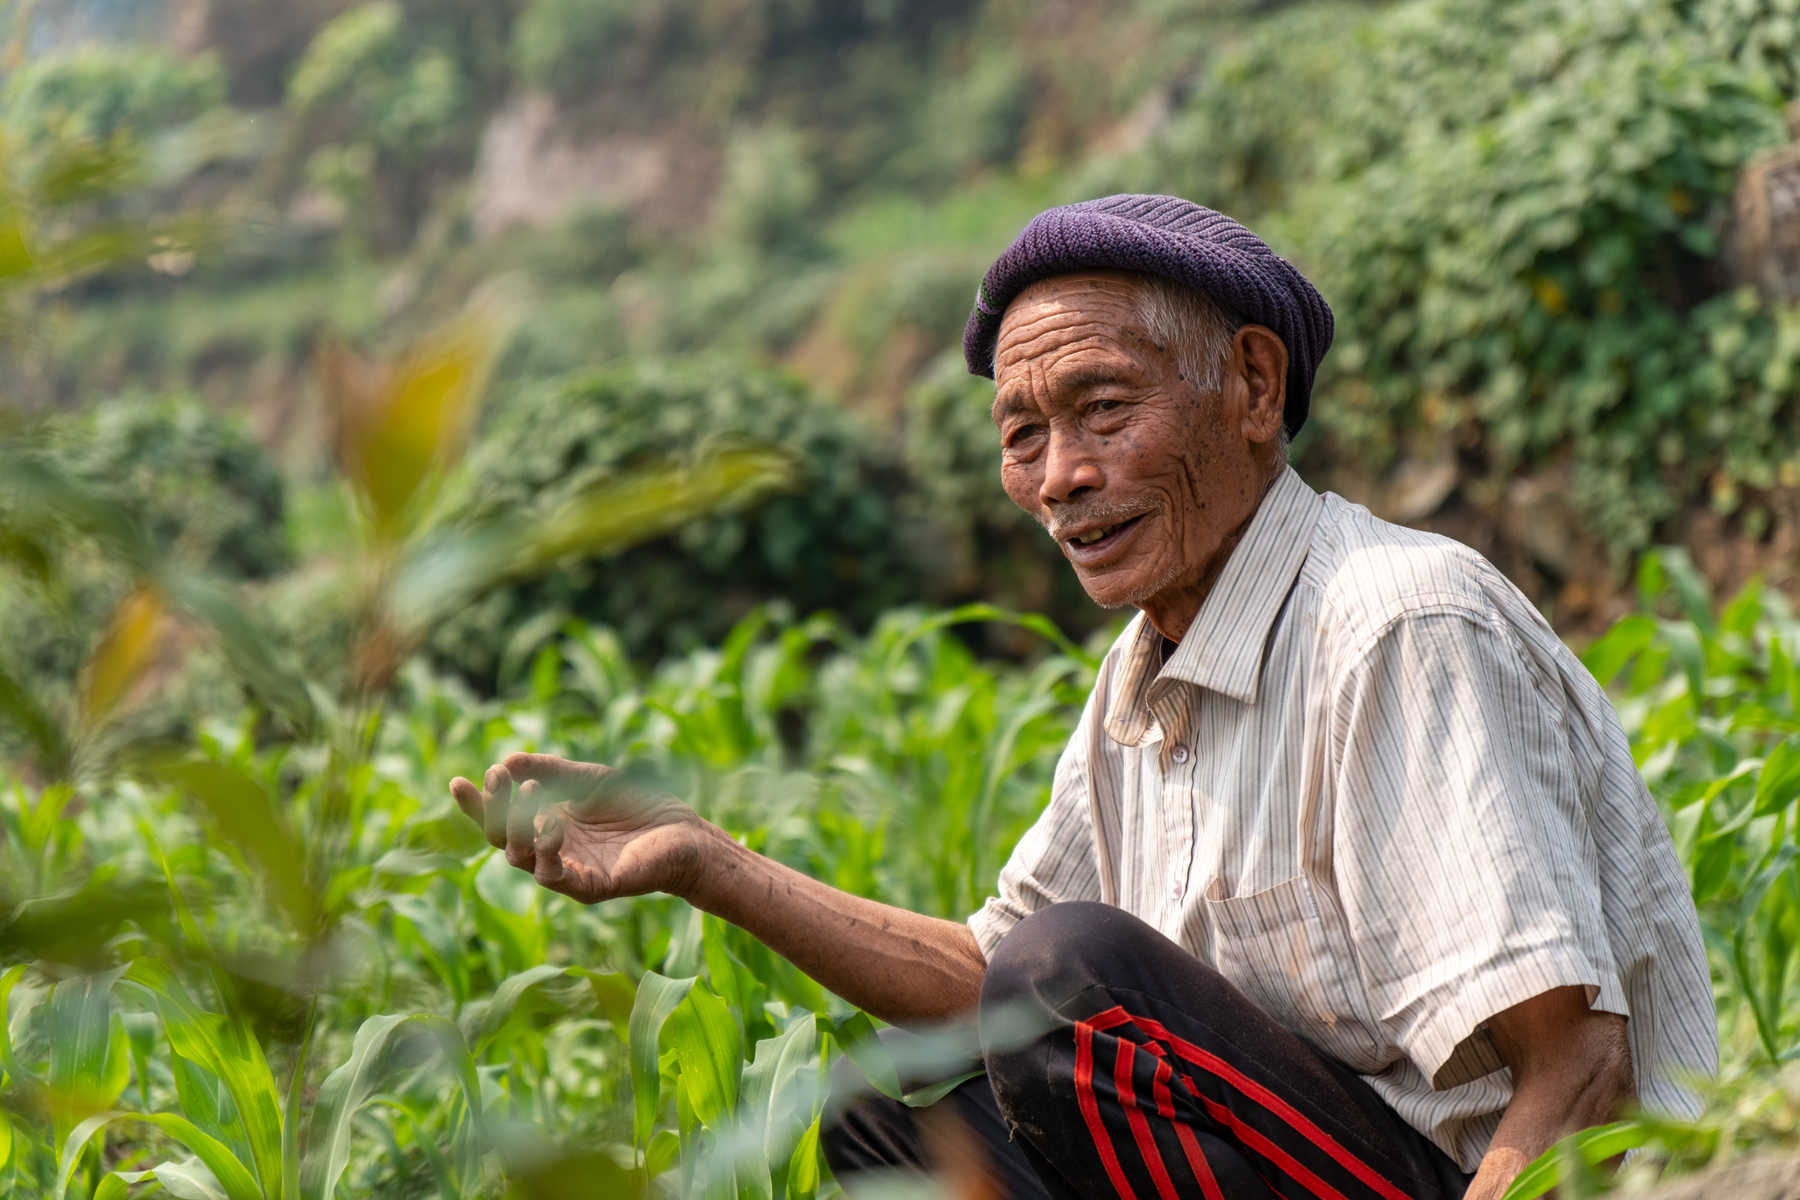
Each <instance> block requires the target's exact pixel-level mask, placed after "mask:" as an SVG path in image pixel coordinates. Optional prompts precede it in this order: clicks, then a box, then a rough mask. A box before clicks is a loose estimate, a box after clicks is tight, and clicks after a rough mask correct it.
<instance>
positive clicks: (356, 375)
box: [319, 323, 494, 542]
mask: <svg viewBox="0 0 1800 1200" xmlns="http://www.w3.org/2000/svg"><path fill="white" fill-rule="evenodd" d="M493 350H494V346H493V336H492V334H491V332H489V331H488V330H487V329H486V328H485V327H483V326H481V325H479V324H475V323H464V324H462V325H460V326H457V327H455V328H453V329H451V330H449V331H447V332H445V333H442V334H440V335H438V336H437V337H436V338H434V339H432V340H431V341H429V342H427V343H426V344H425V345H423V346H421V347H419V348H418V349H416V350H414V351H413V352H412V353H410V354H408V355H407V356H405V357H404V358H402V359H400V360H399V361H397V362H394V363H391V364H379V363H366V362H362V361H360V360H358V359H357V358H356V357H355V356H354V355H352V354H351V352H350V351H349V350H348V349H346V348H344V347H343V346H340V345H336V344H329V345H327V346H326V347H324V349H323V350H322V351H321V352H320V358H319V382H320V386H321V389H322V390H323V392H324V395H325V397H326V399H327V402H328V404H329V405H330V407H331V411H332V413H333V418H334V422H335V427H336V428H335V437H334V443H335V449H336V451H337V459H338V468H339V470H341V471H342V472H343V475H344V478H345V479H346V480H348V481H349V483H350V485H351V487H352V488H354V489H355V491H356V495H357V498H358V499H359V500H360V501H361V503H362V506H363V509H364V511H365V512H366V513H367V514H368V517H369V521H370V525H371V528H372V530H373V532H374V534H375V537H376V538H377V539H378V540H379V541H383V542H397V541H398V540H400V539H401V538H402V537H403V536H404V535H405V533H406V531H407V528H408V525H409V522H410V521H411V519H412V518H413V517H414V515H415V512H416V502H417V501H418V500H419V499H420V497H421V495H422V493H423V492H424V491H425V490H426V488H427V485H428V484H429V483H430V481H431V480H432V477H433V476H434V475H435V474H436V473H437V472H439V471H441V470H442V469H443V468H445V467H446V466H448V465H450V463H452V462H453V461H454V460H455V459H456V458H458V457H459V456H460V455H461V452H462V445H463V441H464V439H465V438H466V437H467V436H468V430H469V428H470V426H471V424H472V423H473V421H474V414H475V405H476V403H477V402H478V401H479V400H480V397H481V389H482V386H483V384H484V382H485V380H486V375H487V369H488V364H489V361H490V360H491V358H492V356H493Z"/></svg>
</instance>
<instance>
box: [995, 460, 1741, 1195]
mask: <svg viewBox="0 0 1800 1200" xmlns="http://www.w3.org/2000/svg"><path fill="white" fill-rule="evenodd" d="M998 892H999V894H998V895H997V896H995V897H993V898H991V899H990V900H988V902H987V903H986V905H984V906H983V907H982V909H981V910H980V911H979V912H977V913H975V915H974V916H972V917H971V918H970V919H969V924H970V927H971V928H972V929H973V931H974V933H975V936H976V939H977V940H978V941H979V943H980V945H981V948H982V950H983V951H984V952H985V953H988V954H990V955H991V954H992V952H993V950H994V948H995V946H996V945H997V944H998V942H999V940H1000V938H1001V937H1002V936H1003V935H1005V933H1006V932H1007V931H1008V930H1009V929H1011V928H1012V926H1013V925H1014V923H1015V922H1017V921H1018V920H1020V919H1021V918H1022V917H1024V916H1025V915H1026V914H1027V913H1029V912H1031V911H1033V910H1035V909H1037V908H1040V907H1042V906H1044V905H1046V904H1050V903H1052V902H1054V901H1062V900H1099V901H1103V902H1105V903H1108V904H1114V905H1117V906H1119V907H1121V908H1123V909H1125V910H1126V911H1128V912H1130V913H1132V914H1133V915H1135V916H1137V917H1139V918H1140V919H1142V920H1144V921H1146V922H1148V923H1149V924H1151V925H1153V926H1155V927H1156V928H1158V929H1160V930H1161V931H1162V932H1163V933H1164V934H1165V935H1167V936H1168V937H1169V938H1171V939H1172V940H1174V941H1175V942H1176V943H1177V944H1179V945H1180V946H1182V947H1183V948H1184V949H1186V950H1187V951H1188V952H1189V953H1191V954H1193V955H1195V956H1196V957H1197V958H1199V959H1201V960H1202V961H1203V962H1205V963H1207V964H1208V965H1210V966H1212V967H1213V968H1214V969H1216V970H1217V971H1219V972H1220V973H1221V974H1222V975H1224V976H1225V977H1226V978H1227V979H1229V980H1231V981H1232V982H1233V983H1234V984H1236V985H1237V986H1238V987H1239V988H1240V989H1242V990H1243V991H1244V992H1245V993H1247V994H1248V995H1249V996H1250V998H1251V999H1253V1000H1255V1001H1256V1002H1257V1003H1258V1004H1260V1005H1261V1006H1262V1007H1263V1008H1264V1009H1265V1010H1267V1011H1268V1012H1269V1013H1270V1014H1272V1015H1273V1016H1274V1017H1275V1018H1276V1019H1277V1020H1279V1021H1281V1022H1282V1023H1284V1024H1285V1025H1286V1026H1287V1027H1288V1028H1290V1029H1292V1030H1294V1031H1295V1032H1296V1033H1299V1034H1300V1035H1301V1036H1303V1037H1305V1038H1307V1039H1308V1040H1309V1041H1311V1042H1313V1043H1314V1044H1315V1045H1317V1046H1319V1047H1320V1048H1322V1049H1323V1050H1325V1051H1326V1052H1327V1053H1329V1054H1331V1055H1333V1056H1334V1057H1336V1058H1337V1059H1339V1060H1341V1061H1342V1062H1344V1063H1347V1064H1348V1065H1350V1066H1351V1067H1352V1068H1353V1069H1354V1070H1356V1071H1358V1072H1359V1073H1361V1074H1362V1075H1363V1076H1364V1077H1365V1078H1366V1079H1367V1080H1368V1082H1369V1084H1370V1085H1371V1086H1372V1087H1373V1088H1374V1089H1375V1090H1376V1091H1377V1092H1378V1093H1379V1094H1380V1095H1381V1096H1382V1098H1383V1099H1384V1100H1386V1101H1387V1103H1388V1104H1390V1105H1391V1106H1392V1107H1393V1108H1394V1110H1395V1111H1396V1112H1397V1113H1399V1115H1400V1116H1401V1117H1402V1118H1403V1119H1404V1120H1406V1121H1407V1122H1408V1123H1409V1124H1411V1125H1412V1126H1413V1127H1414V1128H1416V1129H1418V1130H1420V1131H1421V1132H1423V1133H1424V1134H1426V1135H1427V1136H1428V1137H1430V1138H1431V1139H1432V1140H1433V1141H1435V1142H1436V1143H1437V1144H1438V1145H1439V1146H1441V1147H1442V1148H1443V1149H1444V1150H1445V1152H1446V1153H1448V1154H1449V1155H1450V1156H1451V1157H1452V1158H1454V1159H1455V1160H1456V1161H1457V1162H1458V1163H1460V1164H1461V1165H1462V1167H1463V1168H1464V1169H1465V1170H1474V1169H1475V1167H1476V1166H1477V1165H1478V1164H1479V1162H1480V1159H1481V1156H1482V1154H1483V1153H1484V1152H1485V1150H1486V1149H1487V1145H1488V1142H1489V1141H1490V1139H1491V1138H1492V1136H1493V1132H1494V1128H1495V1126H1496V1125H1497V1124H1498V1123H1499V1119H1500V1114H1501V1113H1502V1111H1503V1110H1504V1109H1505V1107H1506V1105H1507V1103H1508V1101H1509V1100H1510V1099H1511V1096H1512V1084H1511V1077H1510V1075H1509V1074H1508V1073H1507V1071H1506V1070H1505V1067H1504V1065H1503V1064H1502V1062H1501V1060H1500V1057H1499V1054H1498V1052H1497V1051H1496V1049H1495V1047H1494V1044H1493V1041H1492V1039H1491V1038H1490V1036H1489V1034H1488V1033H1487V1031H1486V1028H1485V1022H1486V1021H1487V1019H1488V1018H1489V1017H1491V1016H1493V1015H1494V1014H1495V1013H1497V1012H1499V1011H1501V1010H1502V1009H1505V1008H1508V1007H1510V1006H1512V1005H1514V1004H1517V1003H1520V1002H1521V1001H1524V1000H1527V999H1530V998H1531V997H1533V996H1536V995H1538V994H1540V993H1542V992H1545V991H1548V990H1550V989H1552V988H1556V987H1563V986H1577V985H1579V986H1583V987H1585V988H1586V989H1587V994H1588V1000H1589V1003H1590V1005H1591V1006H1592V1007H1593V1008H1595V1009H1598V1010H1601V1011H1604V1012H1611V1013H1619V1014H1622V1015H1624V1016H1626V1017H1628V1018H1629V1022H1628V1026H1627V1029H1628V1036H1629V1040H1630V1045H1631V1054H1632V1060H1633V1068H1634V1070H1635V1072H1636V1075H1637V1084H1638V1094H1639V1098H1640V1100H1641V1101H1642V1102H1643V1103H1644V1104H1645V1106H1646V1107H1648V1108H1650V1109H1652V1110H1656V1111H1661V1112H1665V1113H1675V1114H1691V1113H1692V1112H1694V1111H1695V1106H1694V1101H1693V1097H1692V1095H1691V1094H1690V1092H1689V1091H1688V1090H1687V1089H1686V1088H1685V1087H1684V1086H1683V1085H1682V1082H1681V1081H1682V1079H1683V1078H1686V1077H1691V1076H1693V1075H1696V1074H1710V1073H1712V1072H1714V1071H1716V1070H1717V1063H1718V1043H1717V1033H1716V1027H1715V1023H1714V1022H1715V1018H1714V1012H1713V997H1712V986H1711V982H1710V976H1709V974H1708V970H1707V964H1706V957H1705V953H1704V951H1703V949H1702V946H1701V942H1700V933H1699V927H1698V922H1697V921H1696V918H1695V915H1694V905H1693V900H1692V898H1691V895H1690V893H1689V891H1688V886H1687V878H1686V875H1685V874H1684V872H1683V871H1682V868H1681V864H1680V862H1679V860H1678V859H1677V858H1676V856H1675V851H1674V847H1673V845H1672V844H1671V842H1670V839H1669V834H1668V830H1667V828H1666V827H1665V826H1664V824H1663V821H1662V818H1661V816H1660V814H1659V813H1658V812H1657V809H1656V807H1655V805H1654V803H1653V802H1652V800H1651V798H1650V795H1649V792H1648V791H1647V789H1646V788H1645V787H1644V783H1643V780H1642V778H1641V777H1640V776H1639V775H1638V773H1637V769H1636V767H1635V765H1634V764H1633V762H1632V758H1631V751H1630V747H1629V744H1628V743H1627V741H1626V738H1625V734H1624V732H1623V730H1622V729H1621V728H1620V726H1619V721H1618V717H1617V716H1616V714H1615V713H1614V712H1613V710H1612V706H1611V705H1610V704H1609V703H1608V701H1607V699H1606V696H1605V694H1604V693H1603V692H1602V691H1601V689H1600V687H1599V685H1598V684H1596V683H1595V682H1594V679H1593V677H1592V676H1591V675H1589V674H1588V673H1587V671H1586V670H1585V669H1584V668H1583V667H1582V666H1581V664H1580V662H1579V661H1578V660H1577V659H1576V658H1575V656H1574V655H1573V654H1571V653H1570V652H1569V650H1568V649H1567V647H1565V646H1564V645H1563V644H1562V642H1561V641H1560V640H1559V639H1558V638H1557V637H1556V635H1555V634H1554V633H1553V632H1552V631H1551V629H1550V627H1549V626H1548V625H1547V624H1546V623H1545V621H1544V619H1543V617H1542V616H1540V615H1539V614H1538V612H1537V610H1536V609H1534V608H1533V607H1532V606H1531V604H1530V603H1529V602H1528V601H1527V600H1526V599H1525V597H1524V596H1523V595H1521V594H1520V593H1519V591H1518V590H1517V589H1516V588H1514V587H1513V586H1512V585H1511V584H1510V583H1508V582H1507V581H1506V579H1505V578H1504V577H1503V576H1501V574H1500V573H1499V572H1498V571H1497V570H1495V569H1494V568H1493V566H1491V565H1490V564H1489V563H1488V562H1487V561H1486V560H1485V559H1483V558H1482V557H1481V556H1480V555H1478V554H1476V553H1475V552H1474V551H1473V550H1470V549H1468V548H1467V547H1465V546H1462V545H1460V544H1458V543H1456V542H1452V541H1450V540H1448V539H1446V538H1442V537H1438V536H1436V535H1433V534H1427V533H1421V532H1418V531H1416V530H1411V529H1405V528H1402V527H1400V526H1396V525H1391V524H1388V523H1387V522H1385V521H1381V520H1378V519H1377V518H1375V517H1374V516H1372V515H1370V513H1369V512H1368V510H1366V509H1364V508H1362V507H1360V506H1358V505H1354V504H1351V503H1349V502H1348V501H1346V500H1344V499H1343V498H1341V497H1339V496H1336V495H1333V494H1330V493H1327V494H1324V495H1320V494H1319V493H1317V492H1314V491H1313V490H1312V489H1311V488H1309V487H1308V486H1307V485H1306V484H1305V483H1304V482H1302V481H1301V479H1300V477H1299V476H1298V475H1296V474H1295V473H1294V472H1293V471H1291V470H1289V471H1286V472H1285V473H1284V474H1283V475H1282V476H1281V478H1280V479H1278V480H1277V481H1276V483H1275V484H1274V486H1273V487H1271V489H1270V490H1269V493H1268V495H1267V496H1266V497H1265V498H1264V500H1263V502H1262V505H1261V507H1260V508H1259V509H1258V510H1257V512H1256V515H1255V516H1254V517H1253V518H1252V520H1251V522H1250V524H1249V526H1248V527H1247V528H1246V530H1245V533H1244V536H1243V538H1242V540H1241V541H1240V542H1239V543H1238V546H1237V548H1236V549H1235V550H1234V551H1233V552H1232V554H1231V557H1230V558H1229V559H1228V560H1227V562H1226V564H1225V567H1224V569H1223V570H1222V571H1221V573H1220V576H1219V579H1218V581H1217V582H1216V584H1215V585H1214V587H1213V589H1212V591H1211V593H1210V594H1209V595H1208V596H1207V598H1206V601H1205V603H1204V604H1203V605H1202V606H1201V609H1200V612H1199V614H1198V616H1197V617H1196V618H1195V621H1194V623H1193V625H1192V627H1191V628H1190V629H1189V631H1188V633H1187V636H1186V637H1184V638H1183V639H1182V640H1181V642H1180V644H1179V645H1178V646H1177V647H1175V649H1174V651H1173V653H1171V654H1170V655H1169V656H1168V659H1167V662H1164V655H1163V639H1162V638H1161V636H1160V635H1159V634H1158V633H1157V632H1156V630H1155V629H1154V628H1153V627H1152V626H1151V625H1150V623H1149V622H1148V621H1147V620H1146V619H1145V618H1144V617H1143V616H1142V615H1141V614H1140V615H1139V616H1138V617H1137V619H1136V620H1134V621H1133V622H1132V623H1131V624H1130V625H1129V626H1128V627H1127V628H1126V630H1125V632H1124V633H1123V634H1122V635H1121V636H1120V637H1119V639H1118V641H1117V642H1116V643H1114V645H1113V647H1112V649H1111V651H1110V652H1109V653H1108V654H1107V656H1106V661H1105V663H1104V664H1103V665H1102V667H1101V669H1100V675H1099V679H1098V681H1097V682H1096V684H1095V686H1094V691H1093V693H1092V695H1090V696H1089V697H1088V701H1087V706H1086V708H1085V710H1084V711H1083V713H1082V716H1081V721H1080V724H1079V725H1078V726H1077V727H1076V730H1075V733H1074V736H1073V737H1072V738H1071V739H1070V741H1069V745H1068V748H1067V749H1066V750H1065V751H1064V753H1063V756H1062V759H1061V761H1060V762H1059V763H1058V765H1057V770H1056V777H1055V784H1054V786H1053V788H1052V791H1051V797H1050V804H1049V807H1048V808H1046V809H1045V810H1044V812H1043V814H1042V815H1041V816H1040V817H1039V818H1038V820H1037V822H1036V824H1034V825H1033V826H1032V828H1031V829H1030V830H1029V831H1027V832H1026V834H1025V836H1024V837H1023V838H1022V839H1021V840H1020V842H1019V844H1018V846H1017V847H1016V848H1015V849H1014V851H1013V854H1012V857H1011V858H1010V860H1009V861H1008V862H1007V864H1006V866H1005V868H1004V869H1003V870H1002V872H1001V874H1000V883H999V888H998Z"/></svg>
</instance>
